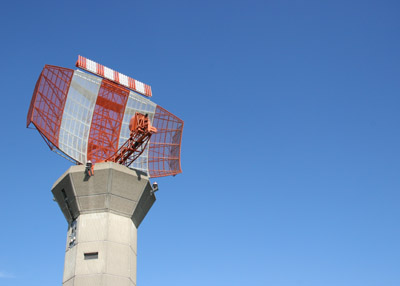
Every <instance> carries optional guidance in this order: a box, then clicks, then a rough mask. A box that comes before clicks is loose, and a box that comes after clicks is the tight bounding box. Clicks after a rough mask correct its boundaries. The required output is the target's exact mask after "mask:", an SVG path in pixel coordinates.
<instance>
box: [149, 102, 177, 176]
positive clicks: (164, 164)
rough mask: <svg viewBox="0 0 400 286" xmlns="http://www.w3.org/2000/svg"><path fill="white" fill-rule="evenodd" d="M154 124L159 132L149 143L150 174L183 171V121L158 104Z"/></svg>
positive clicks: (168, 174)
mask: <svg viewBox="0 0 400 286" xmlns="http://www.w3.org/2000/svg"><path fill="white" fill-rule="evenodd" d="M153 126H154V127H156V128H157V133H156V134H154V135H153V136H152V137H151V141H150V144H149V157H148V164H149V173H150V176H151V177H153V178H155V177H164V176H170V175H176V174H179V173H182V169H181V160H180V153H181V141H182V131H183V121H182V120H181V119H179V118H178V117H177V116H175V115H173V114H172V113H170V112H169V111H167V110H165V109H164V108H162V107H161V106H157V108H156V112H155V114H154V119H153Z"/></svg>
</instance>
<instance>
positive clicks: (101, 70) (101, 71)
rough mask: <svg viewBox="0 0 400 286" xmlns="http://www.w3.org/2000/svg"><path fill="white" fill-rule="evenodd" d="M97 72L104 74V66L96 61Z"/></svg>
mask: <svg viewBox="0 0 400 286" xmlns="http://www.w3.org/2000/svg"><path fill="white" fill-rule="evenodd" d="M96 69H97V74H99V75H101V76H104V66H103V65H101V64H98V63H96Z"/></svg>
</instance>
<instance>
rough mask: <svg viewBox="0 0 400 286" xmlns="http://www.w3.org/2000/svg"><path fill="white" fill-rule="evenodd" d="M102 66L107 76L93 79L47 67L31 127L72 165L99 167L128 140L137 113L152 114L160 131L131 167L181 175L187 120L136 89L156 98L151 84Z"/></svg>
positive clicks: (35, 99) (34, 99)
mask: <svg viewBox="0 0 400 286" xmlns="http://www.w3.org/2000/svg"><path fill="white" fill-rule="evenodd" d="M79 60H81V61H82V60H83V59H82V58H81V57H80V58H79ZM79 60H78V62H79ZM86 64H88V62H86ZM89 64H90V63H89ZM99 66H100V65H98V64H96V65H95V66H93V64H90V66H89V67H88V68H90V69H92V70H93V71H91V72H92V73H95V72H94V69H95V68H98V67H99ZM102 68H103V69H104V72H103V75H102V74H101V72H99V74H97V75H93V74H89V73H85V72H83V71H80V70H75V71H74V70H71V69H68V68H63V67H57V66H50V65H46V66H45V67H44V68H43V71H42V73H41V74H40V76H39V79H38V81H37V83H36V86H35V89H34V92H33V96H32V100H31V105H30V107H29V111H28V116H27V126H29V125H31V124H33V125H34V127H35V128H36V129H37V130H38V131H39V133H40V134H41V135H42V137H43V139H44V140H45V141H46V143H47V144H48V145H49V147H50V148H51V150H53V151H55V152H56V153H58V154H59V155H61V156H63V157H65V158H67V159H69V160H71V161H72V162H74V163H77V164H84V163H86V162H87V161H88V160H91V161H92V162H93V163H96V162H102V161H104V160H106V159H107V158H109V157H110V156H111V155H113V154H114V153H115V152H117V151H118V149H119V148H120V147H121V146H122V145H123V144H124V143H125V142H126V140H127V139H128V138H129V133H130V130H129V121H130V119H131V118H132V116H134V115H135V113H136V112H139V113H142V114H147V115H148V117H149V119H150V121H151V123H152V125H153V126H154V127H156V128H157V130H158V132H157V133H156V134H153V136H152V137H151V139H150V143H149V144H148V145H147V147H146V149H145V150H144V152H143V153H142V154H141V155H140V157H139V158H137V159H136V160H135V161H134V162H133V163H132V165H130V168H132V169H137V170H140V171H143V172H146V173H147V174H149V175H150V176H151V177H163V176H169V175H176V174H178V173H181V172H182V170H181V161H180V150H181V140H182V130H183V121H182V120H181V119H179V118H178V117H177V116H175V115H173V114H172V113H170V112H168V111H167V110H165V109H164V108H162V107H161V106H158V105H157V104H155V103H154V102H152V101H150V100H149V99H148V98H146V97H143V96H142V95H140V94H139V93H137V92H136V91H135V90H134V89H132V88H131V87H133V86H136V85H137V86H138V87H137V88H139V89H140V90H141V91H143V93H146V92H147V93H148V94H150V95H151V89H150V87H149V86H147V85H144V84H142V86H141V85H140V84H141V83H140V82H137V81H135V80H133V79H131V78H128V77H126V76H124V75H122V74H119V73H117V72H114V71H113V73H110V72H109V71H107V68H105V67H103V66H100V71H101V69H102ZM96 71H97V70H96ZM95 74H96V73H95ZM118 80H119V81H121V80H122V83H118ZM132 80H133V82H132ZM125 82H127V83H128V87H126V86H125V84H123V83H125ZM129 84H130V87H129ZM148 96H149V95H148Z"/></svg>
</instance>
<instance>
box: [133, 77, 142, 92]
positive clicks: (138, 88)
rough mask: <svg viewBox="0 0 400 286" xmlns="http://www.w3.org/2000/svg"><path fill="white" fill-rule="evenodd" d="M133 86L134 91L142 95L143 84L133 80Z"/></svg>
mask: <svg viewBox="0 0 400 286" xmlns="http://www.w3.org/2000/svg"><path fill="white" fill-rule="evenodd" d="M135 86H136V90H137V91H138V92H141V93H144V84H143V82H140V81H138V80H136V79H135Z"/></svg>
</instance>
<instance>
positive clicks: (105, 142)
mask: <svg viewBox="0 0 400 286" xmlns="http://www.w3.org/2000/svg"><path fill="white" fill-rule="evenodd" d="M128 97H129V90H128V89H126V88H124V87H122V86H120V85H118V84H115V83H113V82H111V81H109V80H106V79H103V81H102V83H101V86H100V90H99V94H98V96H97V101H96V106H95V108H94V111H93V118H92V124H91V126H90V132H89V139H88V149H87V160H90V161H92V163H96V162H101V161H104V160H105V159H106V158H109V157H110V156H111V155H113V154H114V153H115V152H116V151H117V150H118V140H119V134H120V130H121V125H122V120H123V117H124V112H125V106H126V102H127V101H128Z"/></svg>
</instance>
